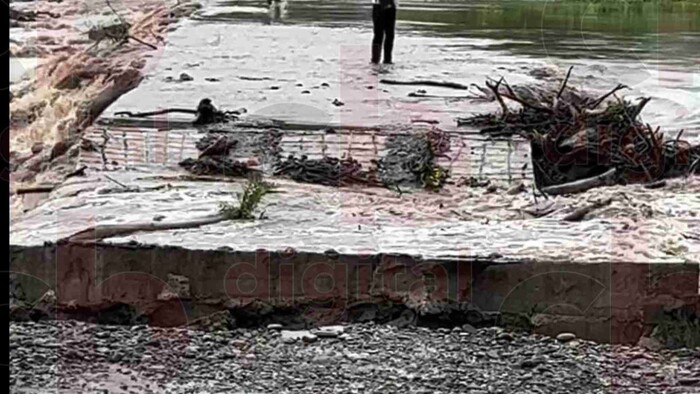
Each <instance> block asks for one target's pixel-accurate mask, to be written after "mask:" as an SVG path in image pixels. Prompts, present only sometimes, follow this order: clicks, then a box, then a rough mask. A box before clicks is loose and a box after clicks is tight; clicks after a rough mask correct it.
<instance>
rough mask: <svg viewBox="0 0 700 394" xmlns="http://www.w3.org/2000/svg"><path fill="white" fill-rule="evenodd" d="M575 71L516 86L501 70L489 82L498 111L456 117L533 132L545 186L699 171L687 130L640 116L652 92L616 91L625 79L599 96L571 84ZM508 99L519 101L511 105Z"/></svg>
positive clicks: (505, 131)
mask: <svg viewBox="0 0 700 394" xmlns="http://www.w3.org/2000/svg"><path fill="white" fill-rule="evenodd" d="M571 71H572V70H571V69H569V72H568V74H567V76H566V78H565V79H564V81H563V82H562V84H561V86H560V87H559V89H558V90H542V91H538V90H536V89H523V88H520V89H514V88H513V87H511V86H510V85H509V84H508V82H506V81H505V79H503V78H501V79H500V80H499V81H493V80H489V81H487V82H486V87H487V88H488V91H490V92H491V94H492V95H493V97H494V98H495V100H496V101H497V102H498V103H499V105H500V106H501V112H500V114H485V115H477V116H473V117H470V118H466V119H459V120H458V122H459V124H460V125H471V126H476V127H480V128H481V132H482V133H486V134H489V135H497V136H504V135H505V136H511V135H520V136H522V137H525V138H526V139H528V140H529V141H530V144H531V148H532V162H533V170H534V174H535V182H536V184H537V186H538V187H539V188H544V189H543V191H545V192H546V191H547V189H546V188H547V187H551V186H553V185H562V184H567V183H571V182H579V183H580V182H583V184H578V185H576V187H574V188H571V189H567V188H557V189H552V190H557V191H561V192H568V191H579V190H584V189H585V188H586V186H587V185H588V186H590V187H593V186H598V185H600V184H605V183H638V182H653V181H656V180H660V179H664V178H669V177H676V176H682V175H687V174H689V173H698V170H699V168H698V163H700V145H696V146H692V145H690V144H689V143H688V142H687V141H684V140H681V139H680V137H681V135H682V133H683V132H682V131H681V132H680V133H679V134H678V136H677V137H676V138H674V139H664V136H663V134H662V133H660V132H659V128H656V129H654V128H652V127H651V126H650V125H649V124H644V123H643V122H642V121H641V120H640V119H639V115H640V113H641V112H642V110H643V109H644V107H645V106H646V105H647V104H648V103H649V101H650V99H649V98H642V99H640V100H639V101H638V102H636V103H633V102H630V101H627V100H623V99H619V98H617V96H616V95H615V93H617V92H618V91H620V90H622V89H625V88H627V87H626V86H624V85H618V86H616V87H615V88H614V89H612V90H611V91H609V92H608V93H606V94H604V95H602V96H600V97H597V98H594V97H591V96H589V95H586V94H581V93H579V92H577V91H576V90H574V89H569V88H568V87H567V83H568V81H569V78H570V76H571ZM484 90H486V89H484ZM611 97H615V98H616V100H615V101H613V100H610V98H611ZM506 99H507V100H510V101H514V102H516V103H518V104H520V109H519V110H517V111H516V110H512V109H511V108H509V107H508V105H506Z"/></svg>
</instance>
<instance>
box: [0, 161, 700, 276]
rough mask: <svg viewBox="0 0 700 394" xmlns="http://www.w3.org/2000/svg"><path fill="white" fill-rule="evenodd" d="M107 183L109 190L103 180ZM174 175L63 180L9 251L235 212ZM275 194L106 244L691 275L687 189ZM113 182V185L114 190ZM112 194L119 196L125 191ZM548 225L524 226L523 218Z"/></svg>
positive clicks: (224, 183) (693, 193)
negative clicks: (677, 269) (238, 211)
mask: <svg viewBox="0 0 700 394" xmlns="http://www.w3.org/2000/svg"><path fill="white" fill-rule="evenodd" d="M106 176H109V177H111V178H112V179H113V180H114V181H112V180H109V179H108V178H106ZM187 179H188V178H187V175H185V174H183V172H182V171H178V172H173V171H170V170H166V169H160V170H157V169H155V168H153V167H149V168H144V169H142V170H140V171H128V172H125V171H118V172H108V173H102V172H92V173H91V174H90V175H89V176H88V177H85V178H73V179H72V180H69V181H68V182H66V183H65V184H63V185H62V186H61V187H59V188H58V189H56V190H54V192H53V193H52V194H51V196H50V198H49V199H48V200H47V201H46V202H44V203H43V204H41V205H39V206H38V207H37V208H35V209H34V210H32V211H30V212H29V213H27V214H25V215H23V216H22V217H19V218H15V219H14V220H13V221H12V225H11V227H10V236H11V239H10V243H11V244H12V245H27V246H29V245H42V244H43V243H44V242H55V241H57V240H60V239H63V238H66V237H68V236H70V235H72V234H74V233H77V232H79V231H82V230H85V229H86V228H89V227H91V226H95V225H97V224H125V223H144V222H145V223H148V222H151V221H153V220H156V219H157V220H159V221H163V222H167V221H178V220H184V219H188V218H198V217H203V216H207V215H210V214H214V213H216V212H217V210H218V204H219V202H222V201H231V202H234V201H235V198H236V197H235V193H236V192H239V191H241V190H242V187H243V185H244V182H245V181H242V180H231V179H228V180H227V179H222V178H216V177H213V178H210V180H211V181H212V182H206V181H192V180H189V181H188V180H187ZM269 180H270V181H271V182H273V183H275V184H276V185H277V188H278V190H279V193H275V194H271V195H269V196H268V197H266V198H265V200H264V204H263V207H262V208H261V210H260V211H261V212H262V211H264V215H265V217H266V219H264V220H256V221H243V222H232V221H229V222H222V223H218V224H213V225H209V226H204V227H201V228H197V229H189V230H171V231H160V232H154V233H137V234H133V235H130V236H127V237H122V238H112V239H108V240H107V242H110V243H118V244H119V243H129V242H137V243H142V244H153V245H178V246H181V247H185V248H191V249H205V250H207V249H216V248H218V247H223V246H226V247H230V248H232V249H234V250H246V251H254V250H256V249H258V248H262V249H265V250H269V251H279V250H285V249H287V248H294V249H296V250H298V251H307V252H321V253H322V252H324V251H325V250H328V249H334V250H336V251H338V252H342V253H352V254H363V253H370V254H375V253H405V254H409V255H415V256H423V257H425V258H469V257H487V256H500V257H502V258H503V259H504V260H513V259H515V260H518V259H527V260H530V259H533V260H539V259H542V260H545V261H551V260H564V261H581V262H589V261H616V260H618V261H635V262H645V261H654V262H661V261H668V262H673V261H677V262H679V261H687V262H694V263H695V264H697V262H698V261H699V260H698V253H700V249H698V246H699V244H698V242H697V241H696V240H695V239H696V238H694V237H697V235H698V232H699V228H698V226H697V222H698V220H697V212H700V198H699V197H698V196H699V194H698V187H699V184H698V180H697V179H691V180H687V181H686V180H678V181H675V182H671V183H670V184H669V185H668V186H667V187H665V188H661V189H654V190H650V189H645V188H644V187H643V186H642V185H633V186H614V187H606V188H598V189H594V190H591V191H589V192H587V193H584V194H581V195H575V196H559V197H555V198H552V199H550V200H549V201H541V199H540V201H539V203H538V204H539V205H538V206H535V205H534V203H535V201H534V199H533V196H532V194H530V193H528V192H522V193H519V194H515V195H510V194H508V193H506V190H507V189H508V188H509V186H508V185H507V184H502V186H501V188H500V189H497V190H496V191H495V192H489V191H488V190H487V188H484V187H481V188H469V187H457V186H450V187H448V188H447V189H445V190H443V191H442V192H440V193H431V192H426V191H413V192H407V193H404V194H401V195H400V194H399V193H398V192H396V191H392V190H388V189H384V188H365V187H356V188H334V187H324V186H317V185H309V184H300V183H296V182H292V181H288V180H284V179H278V178H270V179H269ZM115 181H116V182H115ZM122 185H126V186H128V189H125V188H124V187H123V186H122ZM605 196H610V197H613V198H614V202H613V204H612V205H611V206H610V207H608V208H605V209H602V210H600V211H599V212H594V213H593V214H591V215H590V216H589V217H588V218H587V219H586V220H583V221H581V222H567V221H563V220H562V217H563V216H565V215H566V214H568V213H570V212H571V211H573V210H574V209H575V208H576V207H579V206H581V205H582V204H586V203H590V202H591V201H595V200H597V199H600V198H604V197H605ZM542 204H545V205H547V207H549V208H552V209H553V213H552V214H551V215H548V216H546V217H543V218H539V219H535V218H533V217H532V216H530V215H529V214H527V213H526V212H528V211H532V210H536V209H537V208H538V207H539V208H540V209H542V207H544V205H542Z"/></svg>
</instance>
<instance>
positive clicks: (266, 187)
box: [219, 179, 273, 220]
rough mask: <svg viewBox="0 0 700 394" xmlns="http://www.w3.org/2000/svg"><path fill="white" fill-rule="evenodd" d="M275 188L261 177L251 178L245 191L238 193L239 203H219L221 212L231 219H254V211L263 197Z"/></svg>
mask: <svg viewBox="0 0 700 394" xmlns="http://www.w3.org/2000/svg"><path fill="white" fill-rule="evenodd" d="M272 189H273V187H272V185H270V184H268V183H266V182H263V181H262V180H260V179H251V180H250V181H249V182H248V185H246V188H245V190H244V191H243V193H238V205H234V204H231V203H228V202H221V203H219V212H220V213H221V214H222V215H224V216H225V217H226V219H229V220H249V219H254V218H255V216H253V212H255V209H256V208H257V207H258V204H260V202H261V201H262V198H263V197H264V196H265V195H266V194H267V193H269V192H271V191H272Z"/></svg>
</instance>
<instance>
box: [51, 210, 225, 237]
mask: <svg viewBox="0 0 700 394" xmlns="http://www.w3.org/2000/svg"><path fill="white" fill-rule="evenodd" d="M224 220H227V219H226V217H225V216H224V215H221V214H218V215H213V216H205V217H202V218H198V219H190V220H183V221H180V222H169V223H161V222H148V223H133V224H105V225H97V226H95V227H90V228H88V229H86V230H83V231H80V232H77V233H75V234H73V235H70V236H68V237H66V238H65V239H64V240H65V241H68V242H88V243H90V242H98V241H101V240H103V239H105V238H111V237H117V236H126V235H130V234H133V233H137V232H150V231H165V230H180V229H186V228H195V227H200V226H206V225H209V224H214V223H219V222H222V221H224Z"/></svg>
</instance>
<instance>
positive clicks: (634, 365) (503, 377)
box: [10, 321, 700, 394]
mask: <svg viewBox="0 0 700 394" xmlns="http://www.w3.org/2000/svg"><path fill="white" fill-rule="evenodd" d="M10 370H11V374H12V377H11V382H10V391H11V392H17V393H20V392H46V391H55V390H56V389H60V390H61V392H105V393H106V392H129V393H136V392H161V393H162V392H168V393H195V392H196V393H199V392H207V393H213V392H215V393H233V392H245V393H253V392H255V393H258V392H265V393H267V392H270V393H272V392H274V393H297V392H298V393H302V392H303V393H306V392H315V393H321V392H322V393H341V392H342V393H360V392H416V393H439V392H441V393H448V392H450V393H453V392H469V393H611V392H614V393H679V394H680V393H700V349H695V350H687V349H685V350H676V351H663V352H650V351H647V350H644V349H641V348H635V347H625V346H610V345H598V344H594V343H592V342H587V341H581V340H578V339H575V338H571V336H566V335H560V337H559V340H557V339H554V338H547V337H541V336H529V335H521V334H515V333H509V332H504V331H502V330H501V329H498V328H484V329H474V328H472V327H470V326H464V327H462V328H454V329H431V328H424V327H408V328H401V329H399V328H396V327H393V326H384V325H374V324H360V325H351V326H343V327H338V326H336V327H330V328H328V329H325V330H323V331H320V332H319V331H316V332H314V331H313V330H311V331H296V332H292V331H285V330H283V328H282V327H281V326H274V325H272V326H270V327H268V328H266V329H265V328H263V329H258V330H250V329H238V330H234V331H220V332H203V331H194V330H188V329H163V328H152V327H147V326H133V327H128V326H104V325H92V324H86V323H82V322H76V321H61V322H59V321H48V322H37V323H34V322H13V323H10ZM64 390H65V391H64Z"/></svg>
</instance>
